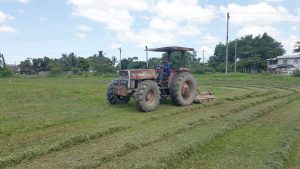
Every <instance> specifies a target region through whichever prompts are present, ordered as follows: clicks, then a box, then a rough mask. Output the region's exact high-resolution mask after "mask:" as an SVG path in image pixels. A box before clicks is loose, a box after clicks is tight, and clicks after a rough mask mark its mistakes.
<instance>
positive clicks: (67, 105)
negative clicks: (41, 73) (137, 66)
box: [0, 74, 300, 169]
mask: <svg viewBox="0 0 300 169" xmlns="http://www.w3.org/2000/svg"><path fill="white" fill-rule="evenodd" d="M111 80H112V78H111V77H109V78H107V77H87V78H85V77H60V78H39V77H17V78H4V79H0V91H1V92H0V107H1V109H0V168H116V169H119V168H205V169H206V168H230V169H231V168H251V169H252V168H260V169H261V168H291V169H294V168H300V79H299V78H293V77H282V76H262V75H243V74H236V75H229V76H228V77H227V78H225V77H224V75H221V74H207V75H197V81H198V85H199V90H200V91H208V90H210V91H212V92H213V93H214V94H215V95H216V97H217V99H216V101H215V102H213V103H210V104H204V105H200V104H194V105H190V106H186V107H176V106H174V105H172V104H171V103H170V101H169V100H164V101H162V102H161V105H160V106H159V107H158V108H157V110H156V111H154V112H150V113H139V112H137V111H136V109H135V103H134V100H132V101H130V103H129V104H128V105H115V106H111V105H109V104H108V103H107V101H106V96H105V95H106V89H107V85H108V83H109V82H110V81H111Z"/></svg>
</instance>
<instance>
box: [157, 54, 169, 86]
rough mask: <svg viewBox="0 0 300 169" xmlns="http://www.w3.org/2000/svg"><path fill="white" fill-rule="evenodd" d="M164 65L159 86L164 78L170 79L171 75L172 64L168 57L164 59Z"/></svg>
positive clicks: (160, 72)
mask: <svg viewBox="0 0 300 169" xmlns="http://www.w3.org/2000/svg"><path fill="white" fill-rule="evenodd" d="M162 63H163V64H162V67H161V69H160V70H159V84H160V85H161V84H162V81H163V78H165V79H169V77H170V74H171V70H170V64H169V61H168V59H167V58H166V57H164V58H163V61H162Z"/></svg>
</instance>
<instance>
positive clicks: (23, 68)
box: [19, 59, 34, 74]
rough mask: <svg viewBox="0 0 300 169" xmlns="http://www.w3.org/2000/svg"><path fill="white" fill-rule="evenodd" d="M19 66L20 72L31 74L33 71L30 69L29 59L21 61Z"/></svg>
mask: <svg viewBox="0 0 300 169" xmlns="http://www.w3.org/2000/svg"><path fill="white" fill-rule="evenodd" d="M19 68H20V73H21V74H32V73H33V72H34V71H33V69H32V63H31V61H30V60H29V59H26V60H25V61H21V63H20V65H19Z"/></svg>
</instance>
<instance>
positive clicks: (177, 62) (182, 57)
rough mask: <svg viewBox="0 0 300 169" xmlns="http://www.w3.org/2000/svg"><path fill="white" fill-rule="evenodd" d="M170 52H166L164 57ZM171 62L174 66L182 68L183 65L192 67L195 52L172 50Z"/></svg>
mask: <svg viewBox="0 0 300 169" xmlns="http://www.w3.org/2000/svg"><path fill="white" fill-rule="evenodd" d="M167 56H168V54H167V53H164V54H163V58H165V57H167ZM168 59H169V62H170V66H171V67H172V68H182V67H190V66H191V64H192V62H194V61H195V59H196V57H195V53H193V54H192V53H190V52H184V53H183V54H182V52H172V54H171V56H170V58H168Z"/></svg>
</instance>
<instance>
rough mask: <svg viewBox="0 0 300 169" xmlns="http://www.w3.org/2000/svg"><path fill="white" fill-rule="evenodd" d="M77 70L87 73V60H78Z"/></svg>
mask: <svg viewBox="0 0 300 169" xmlns="http://www.w3.org/2000/svg"><path fill="white" fill-rule="evenodd" d="M78 68H79V69H80V71H89V68H90V63H89V60H88V59H85V58H83V57H79V58H78Z"/></svg>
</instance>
